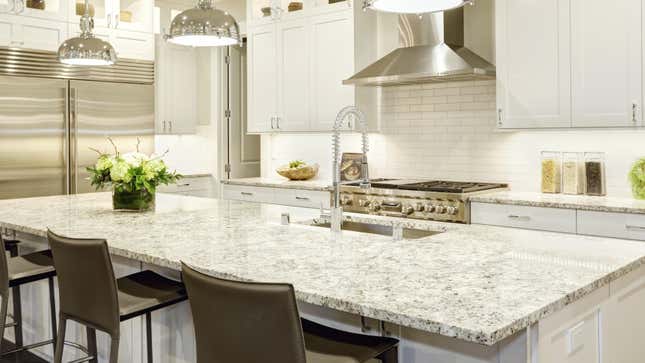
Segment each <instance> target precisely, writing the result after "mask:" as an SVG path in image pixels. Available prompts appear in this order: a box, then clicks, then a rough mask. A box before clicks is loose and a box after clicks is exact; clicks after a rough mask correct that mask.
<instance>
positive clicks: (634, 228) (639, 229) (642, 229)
mask: <svg viewBox="0 0 645 363" xmlns="http://www.w3.org/2000/svg"><path fill="white" fill-rule="evenodd" d="M625 229H626V230H628V231H637V232H645V227H642V226H634V225H629V224H627V225H625Z"/></svg>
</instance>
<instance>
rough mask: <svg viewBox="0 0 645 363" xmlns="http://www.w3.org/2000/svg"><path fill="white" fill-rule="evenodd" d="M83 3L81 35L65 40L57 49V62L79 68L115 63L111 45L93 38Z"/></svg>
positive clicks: (91, 21)
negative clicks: (83, 12)
mask: <svg viewBox="0 0 645 363" xmlns="http://www.w3.org/2000/svg"><path fill="white" fill-rule="evenodd" d="M88 9H89V5H88V2H87V0H86V1H85V14H83V16H82V17H81V24H80V25H81V35H79V36H78V37H74V38H70V39H67V40H66V41H64V42H63V44H61V46H60V47H59V48H58V60H59V61H60V62H61V63H63V64H69V65H79V66H110V65H113V64H114V63H116V60H117V57H116V51H115V50H114V47H112V44H110V43H108V42H106V41H104V40H102V39H99V38H97V37H95V36H94V34H93V32H92V31H93V30H94V20H93V19H92V18H90V14H89V11H88Z"/></svg>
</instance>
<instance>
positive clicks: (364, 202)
mask: <svg viewBox="0 0 645 363" xmlns="http://www.w3.org/2000/svg"><path fill="white" fill-rule="evenodd" d="M358 205H359V206H361V207H363V208H365V207H369V206H370V201H369V200H367V199H359V201H358Z"/></svg>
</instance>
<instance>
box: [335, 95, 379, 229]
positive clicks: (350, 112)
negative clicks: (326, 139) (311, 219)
mask: <svg viewBox="0 0 645 363" xmlns="http://www.w3.org/2000/svg"><path fill="white" fill-rule="evenodd" d="M349 116H354V117H355V118H356V119H358V125H359V130H360V132H361V135H362V136H361V143H362V154H363V155H362V157H361V175H362V176H363V180H362V181H361V182H360V187H361V188H362V189H369V188H370V187H371V184H370V178H369V171H368V165H367V152H368V151H369V140H368V137H367V120H366V119H365V114H364V113H363V112H361V110H359V109H358V108H356V107H354V106H347V107H345V108H343V109H342V110H340V112H339V113H338V116H336V122H335V123H334V133H333V135H332V144H333V148H334V151H333V155H332V157H333V160H332V172H333V188H334V195H333V199H332V206H331V230H332V232H334V233H339V232H340V231H341V227H342V224H343V207H342V206H341V202H340V186H341V185H343V184H349V183H354V182H353V181H352V182H344V183H343V182H341V181H340V172H341V170H340V168H341V162H340V129H341V127H342V126H343V125H344V123H345V120H346V119H347V118H348V117H349Z"/></svg>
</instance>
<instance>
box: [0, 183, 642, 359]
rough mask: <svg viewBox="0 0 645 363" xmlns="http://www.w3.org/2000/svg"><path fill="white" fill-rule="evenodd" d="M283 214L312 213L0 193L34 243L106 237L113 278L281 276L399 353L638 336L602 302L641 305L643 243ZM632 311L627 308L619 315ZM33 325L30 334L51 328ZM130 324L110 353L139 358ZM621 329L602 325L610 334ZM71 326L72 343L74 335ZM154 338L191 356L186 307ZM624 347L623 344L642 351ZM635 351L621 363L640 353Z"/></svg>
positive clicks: (0, 208)
mask: <svg viewBox="0 0 645 363" xmlns="http://www.w3.org/2000/svg"><path fill="white" fill-rule="evenodd" d="M284 212H288V213H290V217H291V220H292V222H295V221H306V220H308V219H310V218H312V217H315V216H316V211H312V210H306V209H299V208H289V207H282V206H271V205H263V204H254V203H247V202H237V201H223V200H215V199H202V198H193V197H185V196H176V195H167V194H159V195H158V196H157V208H156V211H155V212H148V213H140V214H139V213H124V212H114V211H112V210H111V198H110V194H107V193H97V194H82V195H74V196H57V197H45V198H29V199H16V200H4V201H0V227H2V228H6V229H8V230H11V231H17V232H18V233H19V234H20V235H21V236H25V237H26V236H32V237H34V238H33V239H34V240H35V242H36V243H38V238H39V237H40V238H42V237H43V236H45V234H46V230H47V228H50V229H52V230H53V231H54V232H56V233H59V234H62V235H66V236H70V237H76V238H105V239H107V241H108V244H109V247H110V251H111V253H112V254H113V256H114V262H115V264H116V265H117V268H116V271H117V273H118V274H125V273H131V272H134V271H136V270H139V269H142V268H154V269H157V270H160V271H162V272H164V273H166V274H168V275H170V276H174V277H176V278H177V277H178V273H177V270H178V269H179V268H180V261H184V262H186V263H188V264H190V265H192V266H194V267H196V268H197V269H198V270H200V271H203V272H205V273H208V274H210V275H213V276H217V277H223V278H231V279H238V280H244V281H265V282H288V283H292V284H293V285H294V287H295V290H296V296H297V298H298V300H299V303H301V308H302V312H303V315H305V316H307V317H310V318H312V319H318V320H319V321H321V322H323V323H328V324H330V325H334V326H336V327H343V328H347V329H348V330H352V329H358V330H364V331H367V332H370V333H373V334H387V335H392V336H396V337H399V338H401V339H402V349H401V353H400V354H401V361H402V362H406V363H421V362H424V363H425V362H438V363H442V362H459V363H461V362H469V363H470V362H473V363H474V362H478V363H479V362H505V363H515V362H531V363H547V362H558V363H560V362H583V361H584V362H594V361H600V360H599V359H600V358H599V355H601V354H611V353H612V352H613V351H614V350H615V349H616V348H615V346H617V345H618V344H619V343H620V342H613V343H612V345H611V346H605V345H604V344H606V342H604V341H603V342H601V341H600V340H602V336H603V334H604V333H603V332H604V329H612V328H616V327H614V326H613V324H612V322H614V321H617V320H618V319H622V320H620V321H621V322H622V323H623V325H622V326H621V327H619V328H621V329H624V330H629V329H631V327H632V326H633V327H635V328H638V329H640V331H641V333H642V330H643V326H644V325H643V324H640V326H638V325H637V323H640V322H642V321H643V320H644V319H643V315H644V314H645V313H643V312H642V311H640V313H639V312H638V310H637V311H636V312H634V311H632V310H629V309H626V308H625V307H620V308H618V307H616V306H614V305H615V304H618V303H625V301H628V302H630V304H632V303H633V304H634V305H636V306H642V303H643V300H642V299H643V298H644V297H645V295H644V294H643V292H642V291H641V290H642V285H644V284H643V279H642V278H643V276H645V272H644V271H643V264H644V263H645V244H643V243H641V242H633V241H624V240H618V239H609V238H596V237H585V236H576V235H567V234H558V233H550V232H538V231H527V230H518V229H510V228H499V227H490V226H469V225H459V224H446V223H437V222H420V221H411V220H410V221H408V220H396V219H386V218H375V217H374V218H373V217H367V218H373V219H374V220H375V221H380V222H379V223H402V224H405V225H408V226H414V227H416V228H423V229H429V230H434V231H437V232H441V233H438V234H435V235H433V236H431V237H426V238H422V239H416V240H403V241H393V240H392V238H390V237H386V236H375V235H367V234H363V233H356V232H348V231H345V232H343V235H342V237H339V238H334V237H333V236H332V234H331V233H330V232H329V230H327V229H323V228H319V227H311V226H307V225H304V224H298V223H291V224H289V225H282V224H281V223H280V222H281V214H282V213H284ZM348 217H349V218H355V219H360V218H366V217H360V216H351V215H349V216H348ZM41 243H42V241H41ZM634 286H636V287H637V288H634ZM34 291H36V288H34ZM25 296H29V297H32V300H30V301H29V302H28V304H29V306H30V308H29V309H24V308H23V309H24V310H26V311H27V312H26V313H24V315H25V316H29V315H30V314H31V312H32V310H34V311H36V312H35V313H34V314H36V315H37V314H38V313H39V312H40V313H43V312H45V313H46V311H47V310H46V302H45V301H44V300H43V307H40V306H39V304H38V303H39V302H40V301H35V300H36V299H38V298H39V295H38V293H37V292H33V293H27V294H23V299H25ZM614 297H615V300H616V301H614ZM634 298H638V299H640V300H638V301H633V302H632V300H633V299H634ZM618 300H620V301H618ZM25 304H27V303H25ZM23 305H24V304H23ZM630 306H631V305H630ZM632 313H634V314H637V316H625V315H626V314H632ZM612 314H613V315H612ZM601 316H602V319H603V321H602V324H601V321H600V319H601ZM40 320H42V321H47V319H44V318H43V319H40ZM630 321H631V322H633V324H632V325H627V326H625V325H624V323H625V322H630ZM36 322H39V321H38V320H35V321H34V322H32V323H33V327H32V329H31V330H30V331H32V332H34V333H33V334H36V333H37V332H39V331H42V332H47V331H49V330H47V329H48V328H47V327H40V326H37V324H36ZM128 324H129V325H128V326H127V327H126V328H124V329H123V330H124V334H128V338H127V339H122V342H124V341H127V340H129V342H130V343H129V344H128V343H125V344H123V343H122V344H123V347H122V349H121V352H120V357H122V359H120V361H123V362H130V361H132V362H139V361H142V355H141V354H142V352H145V349H142V343H141V342H142V341H144V340H143V339H142V327H141V324H140V322H138V321H133V322H130V323H128ZM600 326H602V329H601V328H600ZM72 330H73V329H72ZM621 332H622V331H618V332H611V333H612V337H610V339H609V341H610V342H612V341H613V340H615V336H616V334H618V335H620V333H621ZM614 333H615V334H614ZM622 333H623V334H625V333H624V332H622ZM43 334H46V333H43ZM75 334H77V336H78V338H79V339H80V340H81V341H82V336H83V334H82V333H81V332H80V331H77V332H76V333H75ZM153 334H155V344H158V345H159V347H158V348H157V347H155V355H156V357H155V358H159V359H158V360H156V361H157V362H160V361H161V362H192V361H194V347H193V344H194V343H193V342H194V337H193V336H192V334H193V332H192V322H191V319H190V314H189V311H188V306H187V304H182V305H180V306H178V307H176V308H173V309H169V310H166V311H164V312H161V313H158V314H156V316H155V324H154V330H153ZM628 334H629V331H628ZM631 334H634V331H631ZM27 335H28V334H27ZM627 336H629V335H627ZM40 338H42V336H41V337H40ZM68 339H70V336H69V335H68ZM105 343H106V342H104V341H102V342H101V343H100V345H101V346H105V345H106V344H105ZM601 344H603V345H602V347H603V348H602V349H600V346H601ZM633 349H634V350H633V351H631V352H628V353H629V354H636V353H638V351H637V349H642V348H640V347H634V348H633ZM623 350H624V349H623ZM44 352H45V353H44V354H46V350H45V351H44ZM628 353H625V352H623V353H621V354H628ZM570 357H573V358H571V359H572V360H568V359H569V358H570ZM594 357H596V358H598V359H597V360H593V358H594ZM629 357H631V356H628V358H629ZM634 357H638V358H633V359H634V360H629V359H624V360H621V362H632V361H633V362H637V361H638V360H637V359H640V357H642V355H641V356H636V355H634ZM573 359H575V360H573ZM580 359H582V360H580ZM143 361H144V360H143ZM604 361H612V360H606V359H605V360H604ZM613 361H616V360H613Z"/></svg>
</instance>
